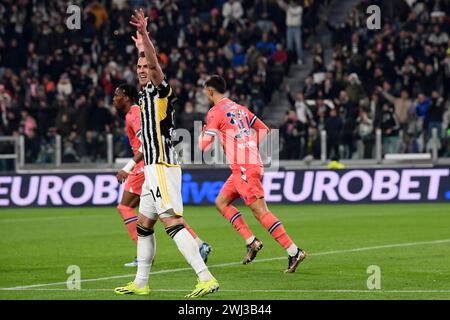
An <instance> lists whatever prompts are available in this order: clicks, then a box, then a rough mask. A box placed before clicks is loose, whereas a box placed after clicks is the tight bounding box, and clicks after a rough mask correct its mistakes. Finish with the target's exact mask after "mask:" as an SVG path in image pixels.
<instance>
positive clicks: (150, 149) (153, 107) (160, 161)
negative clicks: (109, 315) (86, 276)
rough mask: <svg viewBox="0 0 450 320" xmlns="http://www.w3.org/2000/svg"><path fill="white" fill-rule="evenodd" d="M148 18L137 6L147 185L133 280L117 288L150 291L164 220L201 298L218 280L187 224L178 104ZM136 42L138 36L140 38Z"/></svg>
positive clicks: (127, 291)
mask: <svg viewBox="0 0 450 320" xmlns="http://www.w3.org/2000/svg"><path fill="white" fill-rule="evenodd" d="M147 19H148V18H146V17H145V15H144V11H143V10H142V9H140V10H136V11H135V13H134V14H133V16H132V17H131V21H130V23H131V24H132V25H133V26H135V27H136V29H137V31H138V34H139V37H140V38H141V41H142V46H141V48H140V49H139V51H140V52H139V60H138V64H137V72H138V77H139V83H140V84H141V90H140V92H139V106H140V107H141V136H142V153H143V155H144V174H145V182H144V185H143V186H142V194H141V197H140V205H139V216H138V224H137V232H138V244H137V259H138V268H137V272H136V277H135V279H134V281H132V282H130V283H128V284H127V285H126V286H124V287H119V288H116V289H115V292H116V293H117V294H139V295H144V294H149V292H150V288H149V286H148V279H149V274H150V268H151V264H152V261H153V258H154V256H155V250H156V243H155V235H154V230H153V227H154V225H155V223H156V222H157V220H160V221H161V222H162V224H163V225H164V227H165V229H166V232H167V234H168V235H169V236H170V237H171V238H172V239H173V240H174V241H175V244H176V245H177V247H178V249H179V251H180V252H181V253H182V254H183V256H184V257H185V259H186V261H187V262H188V263H189V264H190V265H191V267H192V268H193V269H194V271H195V272H196V274H197V276H198V283H197V285H196V287H195V289H194V290H193V291H192V293H190V294H188V295H187V296H186V297H189V298H197V297H201V296H204V295H207V294H209V293H213V292H216V291H217V290H218V289H219V283H218V281H217V280H216V279H215V278H214V277H213V275H212V274H211V273H210V272H209V270H208V267H207V266H206V264H205V262H204V261H203V260H202V257H201V256H200V253H199V251H198V246H197V244H196V242H195V240H194V238H193V237H192V236H191V234H190V233H189V232H188V231H187V230H186V228H185V226H184V220H183V200H182V197H181V168H180V165H179V163H178V159H177V154H176V152H175V149H174V146H173V143H172V133H173V129H174V108H173V103H174V100H175V99H176V96H175V94H174V92H173V90H172V88H171V87H170V85H169V83H168V82H167V80H166V79H165V78H164V74H163V72H162V69H161V66H160V65H159V63H158V58H157V55H156V51H155V48H154V46H153V43H152V42H151V40H150V37H149V35H148V33H147ZM135 41H139V39H137V38H136V39H135Z"/></svg>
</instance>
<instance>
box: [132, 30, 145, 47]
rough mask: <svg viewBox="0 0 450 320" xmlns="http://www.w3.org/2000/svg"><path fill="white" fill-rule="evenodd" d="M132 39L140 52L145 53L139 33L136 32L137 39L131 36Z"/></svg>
mask: <svg viewBox="0 0 450 320" xmlns="http://www.w3.org/2000/svg"><path fill="white" fill-rule="evenodd" d="M131 39H133V41H134V45H135V46H136V48H137V49H138V50H139V52H141V51H144V44H143V43H142V36H141V34H140V33H139V32H138V31H136V37H133V36H131Z"/></svg>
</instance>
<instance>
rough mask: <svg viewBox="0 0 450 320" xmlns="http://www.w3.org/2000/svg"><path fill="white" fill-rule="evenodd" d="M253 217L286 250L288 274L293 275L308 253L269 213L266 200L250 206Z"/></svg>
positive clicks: (261, 199)
mask: <svg viewBox="0 0 450 320" xmlns="http://www.w3.org/2000/svg"><path fill="white" fill-rule="evenodd" d="M249 208H250V209H251V210H252V212H253V215H254V216H255V218H256V219H258V221H259V222H260V223H261V224H262V225H263V226H264V228H266V230H267V231H268V232H269V233H270V234H271V235H272V237H273V238H274V239H275V240H276V241H277V242H278V243H279V244H280V245H281V246H282V247H283V248H284V249H286V251H287V253H288V255H289V256H288V268H287V269H286V270H285V272H287V273H293V272H295V270H296V269H297V267H298V265H299V264H300V262H302V261H303V260H304V259H305V257H306V252H305V251H303V250H302V249H300V248H298V247H297V246H296V245H295V243H294V242H293V241H292V240H291V238H290V237H289V235H288V234H287V232H286V230H285V229H284V227H283V225H282V224H281V221H280V220H278V219H277V218H276V217H275V216H274V215H273V214H272V212H270V211H269V208H268V207H267V203H266V201H265V200H264V198H260V199H257V200H256V201H255V202H253V203H251V204H250V205H249Z"/></svg>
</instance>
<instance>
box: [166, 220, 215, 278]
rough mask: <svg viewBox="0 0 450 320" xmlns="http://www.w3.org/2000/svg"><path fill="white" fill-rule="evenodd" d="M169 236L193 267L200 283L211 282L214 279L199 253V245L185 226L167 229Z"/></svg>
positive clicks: (179, 225) (178, 225)
mask: <svg viewBox="0 0 450 320" xmlns="http://www.w3.org/2000/svg"><path fill="white" fill-rule="evenodd" d="M166 232H167V234H168V235H169V236H170V237H171V238H172V239H173V240H174V241H175V243H176V245H177V247H178V250H180V252H181V253H182V254H183V256H184V258H185V259H186V261H187V263H189V264H190V265H191V267H192V268H193V269H194V271H195V273H196V274H197V275H198V278H199V279H200V281H209V280H211V279H212V278H213V276H212V274H211V273H210V272H209V270H208V267H207V266H206V264H205V262H204V261H203V259H202V257H201V256H200V253H199V251H198V245H197V243H195V240H194V238H192V235H191V234H190V233H189V232H188V231H187V230H186V228H185V227H184V225H182V224H177V225H174V226H171V227H168V228H166Z"/></svg>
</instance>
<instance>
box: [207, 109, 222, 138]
mask: <svg viewBox="0 0 450 320" xmlns="http://www.w3.org/2000/svg"><path fill="white" fill-rule="evenodd" d="M219 130H220V114H219V113H218V112H217V111H216V110H215V109H214V108H213V109H210V110H209V111H208V114H207V115H206V125H205V130H204V132H205V134H207V135H210V136H216V135H217V133H218V131H219Z"/></svg>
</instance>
